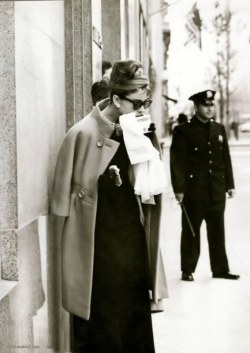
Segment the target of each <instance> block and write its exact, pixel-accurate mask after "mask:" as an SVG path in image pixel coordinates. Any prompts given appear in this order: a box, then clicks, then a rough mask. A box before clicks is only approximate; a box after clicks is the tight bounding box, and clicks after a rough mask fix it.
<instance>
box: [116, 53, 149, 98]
mask: <svg viewBox="0 0 250 353" xmlns="http://www.w3.org/2000/svg"><path fill="white" fill-rule="evenodd" d="M148 83H149V82H148V78H147V77H146V76H144V75H143V70H142V64H141V63H139V62H138V61H135V60H121V61H117V62H116V63H114V65H113V68H112V71H111V75H110V96H111V98H112V97H113V95H117V96H118V97H123V96H125V95H127V94H129V93H134V92H137V90H138V88H146V87H147V86H148Z"/></svg>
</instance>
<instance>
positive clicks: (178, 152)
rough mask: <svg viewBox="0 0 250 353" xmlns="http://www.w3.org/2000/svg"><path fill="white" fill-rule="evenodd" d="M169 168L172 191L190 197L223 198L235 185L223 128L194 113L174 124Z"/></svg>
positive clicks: (197, 198)
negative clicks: (192, 115)
mask: <svg viewBox="0 0 250 353" xmlns="http://www.w3.org/2000/svg"><path fill="white" fill-rule="evenodd" d="M170 169H171V180H172V186H173V190H174V192H175V193H184V194H185V196H188V197H190V198H192V199H196V200H199V199H207V198H212V199H213V200H222V199H224V198H225V193H226V191H227V190H229V189H233V188H234V179H233V172H232V164H231V158H230V153H229V147H228V141H227V137H226V132H225V128H224V126H223V125H222V124H219V123H217V122H214V121H210V122H208V123H207V124H204V123H202V122H201V121H199V120H198V119H197V117H196V116H194V117H193V118H192V119H191V120H190V122H187V123H183V124H180V125H179V126H176V128H175V130H174V133H173V139H172V144H171V147H170Z"/></svg>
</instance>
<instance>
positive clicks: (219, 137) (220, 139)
mask: <svg viewBox="0 0 250 353" xmlns="http://www.w3.org/2000/svg"><path fill="white" fill-rule="evenodd" d="M218 140H219V142H220V143H222V142H223V136H222V135H219V136H218Z"/></svg>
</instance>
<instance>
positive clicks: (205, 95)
mask: <svg viewBox="0 0 250 353" xmlns="http://www.w3.org/2000/svg"><path fill="white" fill-rule="evenodd" d="M215 93H216V92H215V91H213V90H210V89H208V90H206V91H202V92H198V93H195V94H193V95H192V96H190V97H189V98H188V99H189V100H191V101H193V102H194V104H204V105H210V104H211V103H213V100H214V96H215Z"/></svg>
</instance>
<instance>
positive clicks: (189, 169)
mask: <svg viewBox="0 0 250 353" xmlns="http://www.w3.org/2000/svg"><path fill="white" fill-rule="evenodd" d="M215 93H216V92H215V91H213V90H206V91H202V92H198V93H196V94H194V95H192V96H191V97H189V99H190V100H191V101H193V103H194V109H195V115H194V116H193V117H192V119H191V120H190V121H188V122H186V123H183V124H180V125H178V126H176V127H175V129H174V133H173V139H172V144H171V148H170V169H171V181H172V186H173V190H174V193H175V197H176V200H177V201H178V202H179V203H180V204H181V206H182V234H181V270H182V280H184V281H193V280H194V278H193V273H194V272H195V269H196V266H197V263H198V259H199V256H200V227H201V223H202V221H203V220H205V222H206V226H207V238H208V245H209V255H210V266H211V270H212V276H213V278H225V279H232V280H236V279H238V278H239V277H240V276H239V275H235V274H232V273H230V271H229V265H228V259H227V254H226V248H225V232H224V211H225V200H226V193H227V194H228V196H229V197H230V198H231V197H233V196H234V194H235V190H234V179H233V171H232V164H231V158H230V154H229V147H228V141H227V137H226V132H225V128H224V126H223V125H222V124H219V123H217V122H214V121H213V119H212V118H213V117H214V114H215V107H214V96H215Z"/></svg>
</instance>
